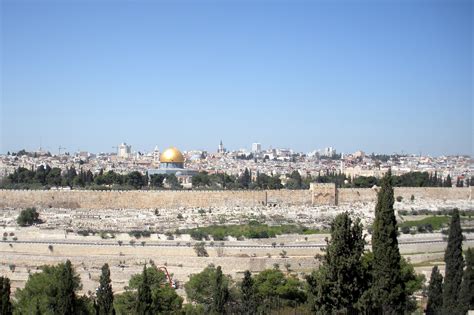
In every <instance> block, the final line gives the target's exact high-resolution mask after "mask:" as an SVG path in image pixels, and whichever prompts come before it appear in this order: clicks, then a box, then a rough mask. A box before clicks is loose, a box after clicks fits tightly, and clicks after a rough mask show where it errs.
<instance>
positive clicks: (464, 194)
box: [337, 187, 473, 204]
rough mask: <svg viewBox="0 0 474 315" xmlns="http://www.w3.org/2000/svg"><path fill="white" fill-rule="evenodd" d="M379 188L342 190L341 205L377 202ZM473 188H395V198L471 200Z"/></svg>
mask: <svg viewBox="0 0 474 315" xmlns="http://www.w3.org/2000/svg"><path fill="white" fill-rule="evenodd" d="M378 190H379V188H340V189H338V190H337V200H338V203H339V204H345V203H355V202H375V201H376V200H377V192H378ZM472 191H473V187H465V188H441V187H395V188H394V195H395V198H396V197H398V196H401V197H403V199H405V200H409V199H410V198H411V196H412V195H413V197H414V198H415V200H419V199H424V200H471V198H472Z"/></svg>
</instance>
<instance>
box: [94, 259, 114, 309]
mask: <svg viewBox="0 0 474 315" xmlns="http://www.w3.org/2000/svg"><path fill="white" fill-rule="evenodd" d="M111 282H112V281H111V280H110V269H109V265H108V264H104V265H103V266H102V274H101V275H100V280H99V288H98V289H97V307H98V311H99V314H100V315H110V314H113V309H114V305H113V303H114V294H113V292H112V284H111Z"/></svg>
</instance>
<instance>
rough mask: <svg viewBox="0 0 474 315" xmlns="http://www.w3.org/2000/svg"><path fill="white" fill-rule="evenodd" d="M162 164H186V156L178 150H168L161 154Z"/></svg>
mask: <svg viewBox="0 0 474 315" xmlns="http://www.w3.org/2000/svg"><path fill="white" fill-rule="evenodd" d="M160 163H184V156H183V154H182V153H181V152H180V151H179V150H178V149H176V148H174V147H172V148H168V149H166V150H165V151H163V153H161V155H160Z"/></svg>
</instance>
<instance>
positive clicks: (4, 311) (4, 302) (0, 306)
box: [0, 277, 12, 315]
mask: <svg viewBox="0 0 474 315" xmlns="http://www.w3.org/2000/svg"><path fill="white" fill-rule="evenodd" d="M0 314H1V315H11V314H12V303H11V301H10V279H8V278H6V277H5V278H4V277H0Z"/></svg>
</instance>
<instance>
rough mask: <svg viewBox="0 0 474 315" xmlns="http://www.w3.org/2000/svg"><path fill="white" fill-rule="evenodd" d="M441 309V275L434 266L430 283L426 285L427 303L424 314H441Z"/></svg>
mask: <svg viewBox="0 0 474 315" xmlns="http://www.w3.org/2000/svg"><path fill="white" fill-rule="evenodd" d="M442 310H443V276H442V275H441V273H440V272H439V270H438V266H434V267H433V269H432V270H431V278H430V284H429V286H428V303H427V305H426V315H441V314H442Z"/></svg>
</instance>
